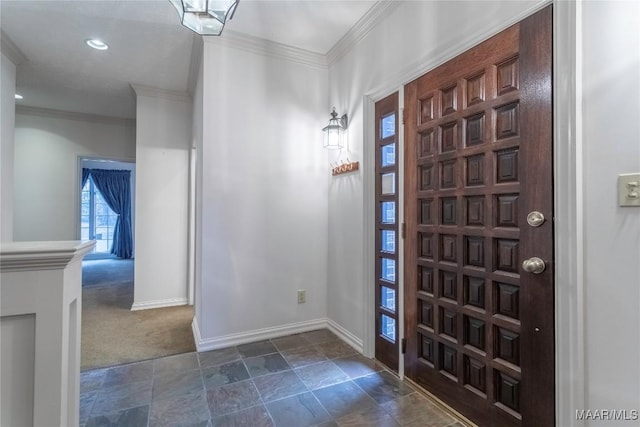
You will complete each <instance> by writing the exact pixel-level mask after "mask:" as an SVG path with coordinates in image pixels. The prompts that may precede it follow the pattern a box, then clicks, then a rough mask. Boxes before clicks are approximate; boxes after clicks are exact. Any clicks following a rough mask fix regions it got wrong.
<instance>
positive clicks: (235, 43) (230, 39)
mask: <svg viewBox="0 0 640 427" xmlns="http://www.w3.org/2000/svg"><path fill="white" fill-rule="evenodd" d="M203 40H204V43H205V45H206V44H214V45H218V46H226V47H230V48H234V49H239V50H244V51H246V52H251V53H257V54H262V55H266V56H271V57H274V58H278V59H284V60H287V61H291V62H296V63H298V64H302V65H306V66H309V67H313V68H322V69H326V68H328V67H327V58H326V55H322V54H320V53H315V52H311V51H309V50H305V49H299V48H296V47H292V46H288V45H285V44H282V43H277V42H274V41H271V40H265V39H262V38H259V37H255V36H250V35H248V34H241V33H237V32H234V31H231V30H227V31H225V32H224V37H203Z"/></svg>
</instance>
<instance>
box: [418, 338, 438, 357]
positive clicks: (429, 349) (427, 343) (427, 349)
mask: <svg viewBox="0 0 640 427" xmlns="http://www.w3.org/2000/svg"><path fill="white" fill-rule="evenodd" d="M418 339H419V342H420V346H419V352H418V357H419V358H421V359H424V360H426V361H427V362H429V363H431V364H433V363H434V362H435V357H434V356H435V349H434V342H433V339H431V338H429V337H428V336H425V335H422V334H418Z"/></svg>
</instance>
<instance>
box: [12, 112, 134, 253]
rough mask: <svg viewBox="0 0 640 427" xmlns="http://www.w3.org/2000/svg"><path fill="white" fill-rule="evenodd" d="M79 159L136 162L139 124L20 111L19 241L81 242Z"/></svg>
mask: <svg viewBox="0 0 640 427" xmlns="http://www.w3.org/2000/svg"><path fill="white" fill-rule="evenodd" d="M79 157H97V158H110V159H120V160H131V161H133V160H135V124H134V122H133V121H132V120H120V119H110V118H105V117H99V116H89V115H83V114H75V113H73V114H71V113H62V112H56V111H54V110H40V109H30V108H18V109H17V112H16V129H15V163H14V167H15V188H14V227H13V237H14V240H16V241H23V240H74V239H76V238H78V237H79V236H78V233H79V229H78V206H79V205H78V200H79V197H80V196H79V191H80V188H79V187H80V182H79V181H80V171H79V170H78V167H79V166H78V158H79ZM3 202H4V200H3Z"/></svg>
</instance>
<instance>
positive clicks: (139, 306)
mask: <svg viewBox="0 0 640 427" xmlns="http://www.w3.org/2000/svg"><path fill="white" fill-rule="evenodd" d="M188 303H189V301H188V300H187V299H186V298H171V299H163V300H158V301H145V302H134V303H133V305H132V306H131V311H137V310H148V309H150V308H163V307H175V306H177V305H187V304H188Z"/></svg>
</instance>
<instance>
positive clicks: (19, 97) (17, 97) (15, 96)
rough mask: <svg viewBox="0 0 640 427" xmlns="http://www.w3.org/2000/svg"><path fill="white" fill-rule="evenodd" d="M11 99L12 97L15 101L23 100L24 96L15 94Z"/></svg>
mask: <svg viewBox="0 0 640 427" xmlns="http://www.w3.org/2000/svg"><path fill="white" fill-rule="evenodd" d="M13 97H14V98H15V99H22V98H24V96H22V95H20V94H19V93H16V94H15V95H13Z"/></svg>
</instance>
